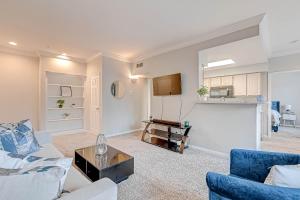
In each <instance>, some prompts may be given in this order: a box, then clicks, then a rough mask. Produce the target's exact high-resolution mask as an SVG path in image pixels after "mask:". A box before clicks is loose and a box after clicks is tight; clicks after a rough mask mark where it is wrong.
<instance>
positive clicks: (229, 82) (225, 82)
mask: <svg viewBox="0 0 300 200" xmlns="http://www.w3.org/2000/svg"><path fill="white" fill-rule="evenodd" d="M221 85H222V86H229V85H232V76H223V77H221Z"/></svg>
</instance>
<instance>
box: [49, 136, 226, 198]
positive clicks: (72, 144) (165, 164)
mask: <svg viewBox="0 0 300 200" xmlns="http://www.w3.org/2000/svg"><path fill="white" fill-rule="evenodd" d="M95 141H96V136H95V135H92V134H87V133H83V134H74V135H62V136H56V137H55V138H54V144H55V146H56V147H57V148H58V149H59V150H60V151H61V152H62V153H63V154H65V155H66V156H73V152H74V149H76V148H79V147H83V146H89V145H92V144H94V143H95ZM108 143H109V144H110V145H112V146H114V147H115V148H118V149H120V150H122V151H124V152H126V153H128V154H130V155H132V156H134V164H135V172H134V175H132V176H130V177H129V178H128V179H127V180H125V181H123V182H122V183H120V184H119V185H118V186H119V191H118V199H119V200H144V199H145V200H146V199H149V200H171V199H172V200H199V199H200V200H201V199H203V200H204V199H208V190H207V186H206V182H205V175H206V173H207V171H214V172H220V173H228V167H229V162H228V160H227V159H224V158H220V157H216V156H213V155H209V154H207V153H204V152H202V151H198V150H195V149H186V150H185V152H184V154H183V155H181V154H179V153H174V152H171V151H168V150H165V149H161V148H159V147H156V146H153V145H150V144H146V143H144V142H141V141H140V133H133V134H128V135H122V136H117V137H112V138H109V139H108Z"/></svg>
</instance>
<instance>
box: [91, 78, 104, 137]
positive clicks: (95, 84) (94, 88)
mask: <svg viewBox="0 0 300 200" xmlns="http://www.w3.org/2000/svg"><path fill="white" fill-rule="evenodd" d="M90 84H91V101H90V102H91V103H90V131H91V132H92V133H96V134H98V133H99V132H100V116H101V115H100V111H101V110H100V78H99V76H94V77H91V82H90Z"/></svg>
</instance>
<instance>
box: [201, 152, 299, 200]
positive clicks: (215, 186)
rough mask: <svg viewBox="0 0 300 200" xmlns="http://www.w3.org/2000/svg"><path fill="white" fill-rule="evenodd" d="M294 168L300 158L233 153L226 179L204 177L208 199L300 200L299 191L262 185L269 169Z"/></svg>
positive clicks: (220, 176) (294, 155) (269, 154)
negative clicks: (279, 166) (282, 166)
mask: <svg viewBox="0 0 300 200" xmlns="http://www.w3.org/2000/svg"><path fill="white" fill-rule="evenodd" d="M296 164H300V155H296V154H287V153H273V152H264V151H252V150H241V149H233V150H231V153H230V174H229V175H228V176H226V175H221V174H217V173H213V172H208V173H207V175H206V182H207V186H208V187H209V199H210V200H221V199H222V200H227V199H233V200H285V199H286V200H296V199H299V200H300V189H295V188H286V187H278V186H272V185H267V184H264V181H265V179H266V177H267V176H268V174H269V171H270V169H271V167H272V166H274V165H296ZM299 181H300V180H299Z"/></svg>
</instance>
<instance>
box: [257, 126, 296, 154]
mask: <svg viewBox="0 0 300 200" xmlns="http://www.w3.org/2000/svg"><path fill="white" fill-rule="evenodd" d="M288 130H289V129H284V128H282V130H280V132H278V133H273V136H272V137H271V138H265V139H264V140H263V141H262V149H263V150H267V151H278V152H288V153H296V154H300V129H294V130H293V131H288Z"/></svg>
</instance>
